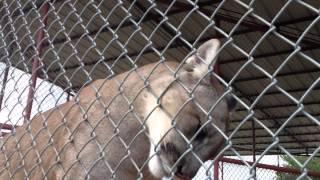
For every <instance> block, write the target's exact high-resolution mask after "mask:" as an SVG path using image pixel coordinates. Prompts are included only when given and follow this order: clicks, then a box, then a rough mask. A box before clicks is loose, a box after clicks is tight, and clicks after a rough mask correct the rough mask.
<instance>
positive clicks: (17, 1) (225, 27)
mask: <svg viewBox="0 0 320 180" xmlns="http://www.w3.org/2000/svg"><path fill="white" fill-rule="evenodd" d="M319 9H320V1H318V0H308V1H303V0H274V1H270V0H172V1H167V0H156V1H154V0H124V1H121V0H88V1H81V0H2V1H0V78H1V83H0V84H1V85H0V123H1V124H0V128H1V144H2V147H1V150H0V168H1V169H0V178H1V177H2V174H6V176H3V177H8V178H10V179H33V178H35V177H41V178H42V179H70V177H71V178H72V177H73V175H72V172H73V170H74V168H75V167H77V164H78V163H79V164H81V162H80V161H82V160H80V159H78V157H79V158H80V156H82V155H81V153H82V151H83V149H86V147H88V144H89V143H96V146H97V148H95V150H96V154H99V155H97V158H96V159H94V161H90V162H88V163H89V165H88V166H86V165H79V166H81V167H82V170H81V171H82V173H84V177H85V179H95V178H94V177H93V176H92V175H91V173H92V172H95V171H94V170H92V169H95V168H96V167H99V168H100V169H102V170H101V171H108V172H110V174H108V177H106V179H121V177H122V178H123V176H119V175H118V174H117V172H118V171H122V170H123V169H125V168H127V167H126V166H125V165H124V164H126V163H129V164H130V167H131V168H132V169H133V170H132V171H133V172H134V173H133V175H132V177H134V178H135V179H147V178H150V177H153V176H152V175H150V174H148V173H145V172H146V171H148V170H147V169H148V168H150V167H149V165H148V163H150V162H152V159H153V158H154V157H157V156H158V155H159V154H161V152H160V151H158V147H159V148H160V146H161V143H162V141H164V139H165V138H166V137H171V136H170V133H171V132H175V133H176V134H178V135H179V138H180V139H183V141H184V143H186V144H187V145H186V147H185V148H184V150H183V151H184V152H180V154H179V157H176V159H175V160H174V162H173V163H172V164H171V165H169V166H168V168H167V169H166V174H165V176H166V178H171V179H172V178H181V179H183V178H185V176H186V175H185V174H184V173H179V164H180V163H183V162H184V161H186V160H184V159H185V158H188V157H189V156H190V157H191V156H192V159H193V160H194V161H195V162H196V163H197V164H199V166H200V169H201V168H202V170H203V169H204V171H205V172H207V173H202V174H200V175H197V176H195V179H234V178H235V177H233V176H232V175H233V174H236V173H235V172H240V171H245V176H238V177H241V178H246V179H248V178H254V179H260V178H261V179H275V178H278V179H281V177H283V176H280V175H279V174H278V173H271V174H268V175H266V176H260V175H259V171H258V170H257V169H264V168H271V169H273V168H274V169H273V170H272V171H277V167H276V166H274V167H271V166H264V165H261V164H262V163H261V161H262V159H263V158H264V157H266V158H268V157H276V156H278V155H282V156H285V157H287V158H289V159H291V160H292V161H294V164H295V165H294V166H292V167H287V165H286V163H282V164H281V165H280V166H285V167H282V168H288V169H289V170H288V169H281V167H279V168H278V169H279V172H283V173H293V174H294V176H293V177H294V178H299V179H305V178H306V179H316V178H319V177H320V169H318V170H317V169H313V168H311V167H310V164H311V163H310V162H312V161H313V160H315V159H317V158H319V155H320V153H319V151H320V119H319V117H320V50H319V47H320V22H319V20H320V15H319V14H320V11H319ZM212 39H218V40H219V41H220V46H219V48H218V49H217V50H216V51H214V52H215V53H216V55H214V56H213V55H212V60H211V61H206V59H205V58H204V60H203V59H202V58H203V57H201V55H198V54H201V47H205V46H201V45H202V44H205V43H206V42H213V41H212ZM210 40H211V41H210ZM214 42H216V41H214ZM213 45H214V44H213ZM213 45H211V46H213ZM211 46H210V47H211ZM209 52H210V53H211V51H209V50H208V51H205V53H204V54H205V57H207V56H211V54H210V53H209ZM197 56H200V58H195V59H196V60H195V62H192V63H194V64H192V63H191V70H190V69H187V70H186V73H196V72H197V71H195V70H198V69H196V68H197V67H198V68H199V69H200V70H203V68H202V67H205V70H204V71H205V73H204V74H201V73H200V75H199V76H200V78H199V79H197V82H196V83H195V85H194V86H192V88H188V87H186V85H185V83H184V82H182V81H180V77H181V76H182V75H181V74H180V72H181V71H182V70H184V67H185V66H187V65H190V61H189V59H190V58H191V57H197ZM172 61H173V62H176V64H177V65H176V66H175V68H172V67H170V66H169V65H167V64H170V63H171V62H172ZM188 63H189V64H188ZM201 63H203V64H205V65H204V66H203V64H201ZM199 64H200V65H199ZM146 65H147V66H146ZM200 66H201V68H202V69H201V68H200ZM141 67H147V68H146V70H145V71H146V72H147V73H144V74H143V73H141V74H139V73H140V72H141V70H140V68H141ZM159 68H164V69H160V70H159ZM188 68H190V67H188ZM192 68H194V69H192ZM160 71H161V72H162V71H166V72H169V74H170V77H171V79H170V81H172V84H173V83H176V84H175V85H171V84H170V83H169V84H168V83H167V82H168V80H167V79H163V80H162V78H164V77H162V76H158V74H161V73H160ZM143 72H144V71H143ZM123 73H127V74H124V75H120V76H121V77H120V76H117V75H119V74H123ZM135 73H137V74H138V75H137V77H138V78H134V77H133V76H136V75H133V74H135ZM196 75H197V74H193V76H192V77H193V78H194V77H195V76H196ZM197 76H198V75H197ZM118 77H119V78H118ZM208 77H210V81H206V78H208ZM132 78H134V80H135V81H133V80H132ZM190 78H191V77H190ZM190 78H189V77H188V78H186V79H187V80H186V81H187V82H189V79H190ZM96 80H98V82H99V83H96V84H95V82H97V81H96ZM113 80H115V81H117V82H115V84H116V85H113V84H112V83H111V82H110V81H113ZM153 81H162V82H161V83H160V84H162V85H163V86H166V87H164V90H163V91H161V92H159V93H158V92H152V91H153V90H155V91H157V89H153ZM190 81H191V80H190ZM128 83H131V84H133V85H134V84H136V85H137V86H139V87H141V90H140V89H139V91H138V90H136V89H135V88H133V89H130V91H131V90H132V92H135V94H134V95H133V96H132V97H131V96H130V97H128V96H127V95H126V93H129V91H128V90H125V88H126V87H127V84H128ZM92 84H93V85H92ZM207 84H209V85H212V87H211V86H210V88H211V89H215V88H216V87H217V86H219V87H220V86H221V88H220V89H221V93H217V94H215V96H216V97H215V98H216V99H215V101H213V102H209V98H208V102H206V103H199V102H200V100H199V99H203V98H206V97H207V96H209V95H208V94H205V93H203V94H200V95H199V94H198V95H195V94H196V92H197V91H198V90H199V89H201V88H202V87H203V86H206V85H207ZM173 86H174V87H176V86H178V87H179V88H180V89H183V90H180V91H179V92H180V93H176V94H175V98H172V99H171V101H169V103H168V102H165V101H163V98H165V95H166V93H167V92H170V89H171V88H173ZM88 87H89V90H88ZM90 87H93V88H91V90H90ZM133 87H134V86H133ZM104 88H105V89H106V91H109V90H110V89H116V91H115V92H114V96H112V97H111V96H104V95H100V94H99V92H100V90H101V89H104ZM152 89H153V90H152ZM217 89H219V88H217ZM220 89H219V90H220ZM110 91H111V90H110ZM127 91H128V92H127ZM144 91H148V92H149V91H150V92H149V93H150V94H153V96H155V97H153V98H154V99H155V101H154V107H153V108H151V109H152V110H150V112H149V113H148V114H147V115H142V114H139V109H140V108H141V107H140V106H137V105H136V102H137V101H139V95H140V93H141V94H142V93H143V92H144ZM104 92H105V91H104ZM215 92H216V91H215ZM217 92H218V90H217ZM219 92H220V91H219ZM184 93H186V94H187V100H185V102H181V103H180V107H179V110H176V111H175V113H176V115H172V114H171V115H170V116H169V115H166V117H167V116H169V117H170V122H171V124H169V125H170V127H168V129H167V130H166V131H165V132H163V134H161V138H160V140H159V142H150V143H151V147H149V146H150V145H148V147H146V148H148V149H150V150H149V151H150V152H153V150H152V149H154V151H155V153H154V154H153V155H150V157H148V158H147V159H146V160H145V162H138V161H137V160H135V155H134V154H135V152H134V151H133V150H132V147H133V146H135V145H132V144H134V143H135V142H136V141H137V142H139V137H140V136H146V137H148V139H150V141H153V140H154V139H153V134H152V133H150V131H151V130H150V129H151V126H152V125H150V124H151V123H150V121H148V119H149V118H153V113H157V112H158V111H161V112H162V111H163V112H167V111H170V107H171V106H172V104H175V103H176V102H177V101H178V99H179V97H180V95H181V94H184ZM102 94H103V93H102ZM118 97H121V98H122V99H123V100H124V101H126V103H124V104H123V103H122V104H120V103H118V104H120V105H117V107H116V109H120V111H119V112H122V113H121V114H118V115H117V117H115V116H114V115H112V113H110V112H109V110H110V108H111V107H113V106H114V104H116V103H117V102H118V101H117V98H118ZM229 97H232V98H233V101H236V102H237V106H236V108H235V110H233V111H230V112H229V113H228V116H230V118H229V120H228V121H227V120H226V121H227V123H226V124H227V125H226V126H227V128H226V129H223V128H221V126H220V125H219V124H218V123H217V121H216V120H217V119H219V117H220V116H218V115H217V114H214V115H212V114H211V112H212V113H218V112H219V111H221V109H219V107H220V106H219V103H220V102H223V101H224V100H225V99H227V98H229ZM106 98H111V100H110V102H109V103H106V100H105V99H106ZM176 98H177V99H176ZM82 99H85V101H86V103H88V105H86V106H82V105H81V103H82V101H83V100H82ZM108 101H109V100H108ZM152 102H153V101H152ZM65 103H67V105H64V104H65ZM95 103H99V104H100V106H103V109H104V111H101V113H102V114H103V115H101V118H100V119H99V120H98V122H97V123H93V124H92V123H91V124H90V120H91V119H90V118H91V117H93V116H94V114H95V113H94V109H95V108H96V104H95ZM189 103H193V104H195V106H196V108H197V109H200V110H199V111H202V114H204V115H203V117H204V118H202V119H205V121H206V123H203V124H201V123H199V127H197V129H196V130H195V131H194V135H190V137H188V136H187V135H186V133H185V132H184V130H185V129H192V128H191V124H192V123H189V124H188V123H187V125H185V126H186V127H183V128H181V127H180V124H179V123H180V122H179V121H181V119H180V118H179V115H181V116H182V115H184V114H183V111H184V110H185V111H186V112H190V111H189V110H186V109H187V108H188V104H189ZM207 103H210V107H209V108H207V107H203V104H207ZM150 104H151V103H150ZM226 104H228V102H227V103H226ZM140 105H141V106H143V107H144V106H145V105H144V104H143V103H140ZM221 106H222V105H221ZM72 108H78V109H80V110H79V111H80V112H81V113H74V116H76V115H78V116H79V117H80V116H81V118H82V120H79V121H77V122H79V125H77V124H76V123H73V124H72V123H71V122H70V121H68V117H69V114H70V113H73V111H72ZM52 109H58V110H57V111H55V112H57V114H54V113H52V114H53V115H52V116H51V115H50V112H52V111H51V110H52ZM159 109H160V110H159ZM168 109H169V110H168ZM208 109H209V110H208ZM48 110H49V111H48ZM91 111H93V112H91ZM110 111H111V110H110ZM216 111H217V112H216ZM48 112H49V113H48ZM175 113H173V114H175ZM221 113H223V112H221ZM48 114H49V115H48ZM167 114H170V113H167ZM118 116H119V117H118ZM129 116H130V118H131V116H132V117H134V119H135V121H136V122H139V124H138V126H137V127H138V129H136V130H137V132H136V134H134V135H131V137H130V138H131V140H130V142H128V141H126V140H123V138H122V136H124V134H126V133H127V132H121V130H122V129H121V128H120V127H122V126H124V125H126V124H128V123H129V122H127V117H129ZM154 116H155V115H154ZM221 116H222V115H221ZM201 117H202V115H201ZM33 118H35V119H36V120H33ZM37 118H38V119H37ZM52 118H54V120H55V121H59V122H60V123H58V124H56V126H53V125H51V124H50V123H51V121H50V122H49V120H50V119H52ZM81 118H80V119H81ZM161 118H162V116H161V117H159V119H161ZM88 119H89V120H88ZM182 119H183V118H182ZM222 119H224V118H222ZM32 121H34V122H35V123H33V124H32V123H31V122H32ZM66 121H68V122H66ZM68 123H70V124H71V126H72V127H71V128H69V127H68V125H67V124H68ZM104 123H109V124H111V125H110V127H111V129H112V130H109V131H107V132H106V133H109V134H111V135H110V139H109V140H106V141H103V140H102V142H101V141H100V139H98V138H97V139H96V137H98V136H99V133H100V132H102V131H101V130H99V128H100V127H101V126H103V124H104ZM152 124H156V123H152ZM35 126H37V128H38V129H37V130H34V129H33V128H34V127H35ZM73 126H74V127H73ZM154 126H156V128H155V129H161V128H162V127H163V126H164V125H163V124H162V123H160V124H156V125H154ZM207 126H210V128H212V129H213V130H214V131H215V133H216V134H215V136H219V137H221V139H222V143H221V145H219V147H218V145H212V146H215V147H214V149H215V150H216V151H215V153H213V154H214V155H212V156H211V157H210V158H206V162H205V161H204V160H203V159H202V157H201V156H200V155H199V154H200V153H198V151H197V150H196V149H197V147H196V143H194V142H195V140H194V139H197V138H198V137H203V139H202V140H204V139H205V137H206V135H208V133H201V132H202V130H204V129H205V128H206V127H207ZM19 127H20V128H19ZM50 128H51V129H50ZM84 128H89V129H90V130H89V131H88V132H89V133H87V135H88V140H86V143H85V142H83V144H82V147H77V148H78V149H77V148H75V149H76V150H75V151H74V152H75V159H73V160H72V163H71V165H69V164H68V165H64V164H63V163H64V162H63V157H62V156H63V154H65V151H64V147H65V146H66V147H69V146H72V144H73V143H74V141H73V139H72V138H73V136H76V135H77V132H78V131H80V129H84ZM21 129H23V130H24V131H23V132H24V133H22V134H21V133H20V132H22V130H21ZM61 129H63V130H61ZM182 129H183V130H182ZM98 130H99V131H98ZM62 131H63V133H65V132H64V131H68V132H67V133H68V137H67V138H66V139H65V140H64V142H63V143H61V144H64V145H63V146H62V147H61V148H56V143H57V142H56V140H55V138H56V136H58V135H59V136H60V134H61V133H62ZM43 134H45V135H43ZM209 134H210V133H209ZM41 136H46V137H47V139H46V140H45V141H42V143H44V144H45V146H43V147H42V148H40V149H41V150H39V149H37V147H38V145H39V142H38V139H40V137H41ZM89 136H90V137H89ZM154 136H156V135H154ZM159 136H160V135H159ZM63 137H64V136H63ZM56 139H59V138H56ZM113 139H116V140H117V141H118V143H119V144H121V147H122V148H121V151H123V153H122V155H121V157H119V160H118V161H115V162H114V163H110V162H108V160H106V159H104V158H105V157H107V156H110V155H109V154H108V152H109V151H108V150H107V149H108V148H110V146H113V145H110V143H112V142H113ZM200 139H201V138H200ZM202 140H201V141H202ZM23 143H26V144H23ZM59 143H60V142H59ZM59 143H58V144H59ZM22 144H23V145H22ZM70 144H71V145H70ZM80 144H81V143H80ZM169 146H170V145H169ZM169 146H168V147H169ZM24 147H28V148H26V149H24ZM59 147H60V144H59ZM152 147H153V148H152ZM205 147H207V146H205ZM165 148H167V147H165ZM47 149H49V150H50V153H51V154H50V156H51V155H52V158H53V159H54V160H52V163H51V164H50V165H49V166H46V167H44V165H43V163H44V162H46V161H49V160H47V157H48V154H46V153H47ZM169 149H170V147H169ZM173 149H179V148H177V147H176V146H174V148H173ZM49 150H48V151H49ZM51 151H52V152H51ZM175 151H181V150H175ZM199 151H200V150H199ZM150 152H149V153H150ZM157 153H158V154H157ZM31 154H32V157H31ZM141 154H143V153H142V152H141ZM147 154H148V153H147ZM150 154H152V153H150ZM111 156H118V155H115V154H112V155H111ZM119 156H120V155H119ZM159 156H160V155H159ZM248 156H250V157H251V158H252V159H251V160H250V161H253V162H252V163H248V161H247V159H244V157H248ZM302 156H303V158H302V159H303V161H302V160H301V158H300V157H302ZM230 157H231V158H230ZM30 158H31V161H32V162H33V166H32V167H29V166H28V165H27V164H28V161H30ZM233 159H237V161H235V160H233ZM207 160H208V161H207ZM318 160H319V159H318ZM100 161H101V162H103V168H101V167H100V165H98V164H99V163H100ZM13 162H14V163H13ZM98 162H99V163H98ZM15 163H17V165H14V164H15ZM228 163H229V164H234V165H235V164H237V165H239V164H241V167H245V168H242V169H241V168H240V169H239V168H237V167H238V166H233V165H230V166H229V167H230V169H229V170H227V169H225V168H224V171H222V170H221V167H223V164H224V165H226V164H228ZM319 163H320V161H319ZM61 164H62V165H61ZM150 166H151V165H150ZM181 166H182V165H181ZM164 169H165V168H164ZM58 170H59V174H56V175H55V176H53V175H52V174H51V173H55V172H56V171H58ZM60 172H61V173H60ZM99 172H100V171H99ZM209 172H210V173H209ZM222 172H223V173H224V175H221V173H222ZM260 172H261V171H260ZM151 174H152V173H151ZM109 175H110V176H109ZM188 178H190V177H188ZM96 179H99V178H96ZM151 179H152V178H151ZM185 179H187V178H185ZM283 179H285V178H283Z"/></svg>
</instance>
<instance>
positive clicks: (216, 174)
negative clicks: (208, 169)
mask: <svg viewBox="0 0 320 180" xmlns="http://www.w3.org/2000/svg"><path fill="white" fill-rule="evenodd" d="M219 161H220V160H219V159H217V160H215V161H214V164H213V179H214V180H218V179H219Z"/></svg>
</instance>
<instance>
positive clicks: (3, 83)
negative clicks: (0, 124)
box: [0, 64, 10, 111]
mask: <svg viewBox="0 0 320 180" xmlns="http://www.w3.org/2000/svg"><path fill="white" fill-rule="evenodd" d="M9 69H10V66H9V65H8V64H6V67H5V70H4V75H3V79H2V88H1V92H0V111H1V110H2V101H3V98H4V93H5V90H6V85H7V80H8V74H9Z"/></svg>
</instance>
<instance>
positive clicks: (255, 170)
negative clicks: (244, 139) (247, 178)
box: [251, 119, 257, 179]
mask: <svg viewBox="0 0 320 180" xmlns="http://www.w3.org/2000/svg"><path fill="white" fill-rule="evenodd" d="M251 123H252V161H253V162H256V126H255V123H254V120H253V119H252V121H251ZM253 169H254V177H253V178H254V179H257V178H256V173H257V168H256V167H254V168H253Z"/></svg>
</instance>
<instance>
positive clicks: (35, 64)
mask: <svg viewBox="0 0 320 180" xmlns="http://www.w3.org/2000/svg"><path fill="white" fill-rule="evenodd" d="M48 10H49V4H48V3H45V4H43V5H42V6H41V10H40V11H41V12H40V13H41V14H42V16H44V18H43V21H42V22H43V24H44V25H46V24H47V17H48V15H47V13H48ZM43 37H44V30H43V28H41V29H39V31H38V32H37V39H36V45H37V51H38V55H39V57H35V58H33V63H32V74H31V85H30V87H29V93H28V99H27V105H26V107H25V110H24V121H25V122H26V121H28V120H29V119H30V116H31V110H32V104H33V98H34V90H35V87H36V84H37V77H38V75H37V74H38V67H39V61H40V59H39V58H40V56H41V54H42V46H43V42H42V41H43Z"/></svg>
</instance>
